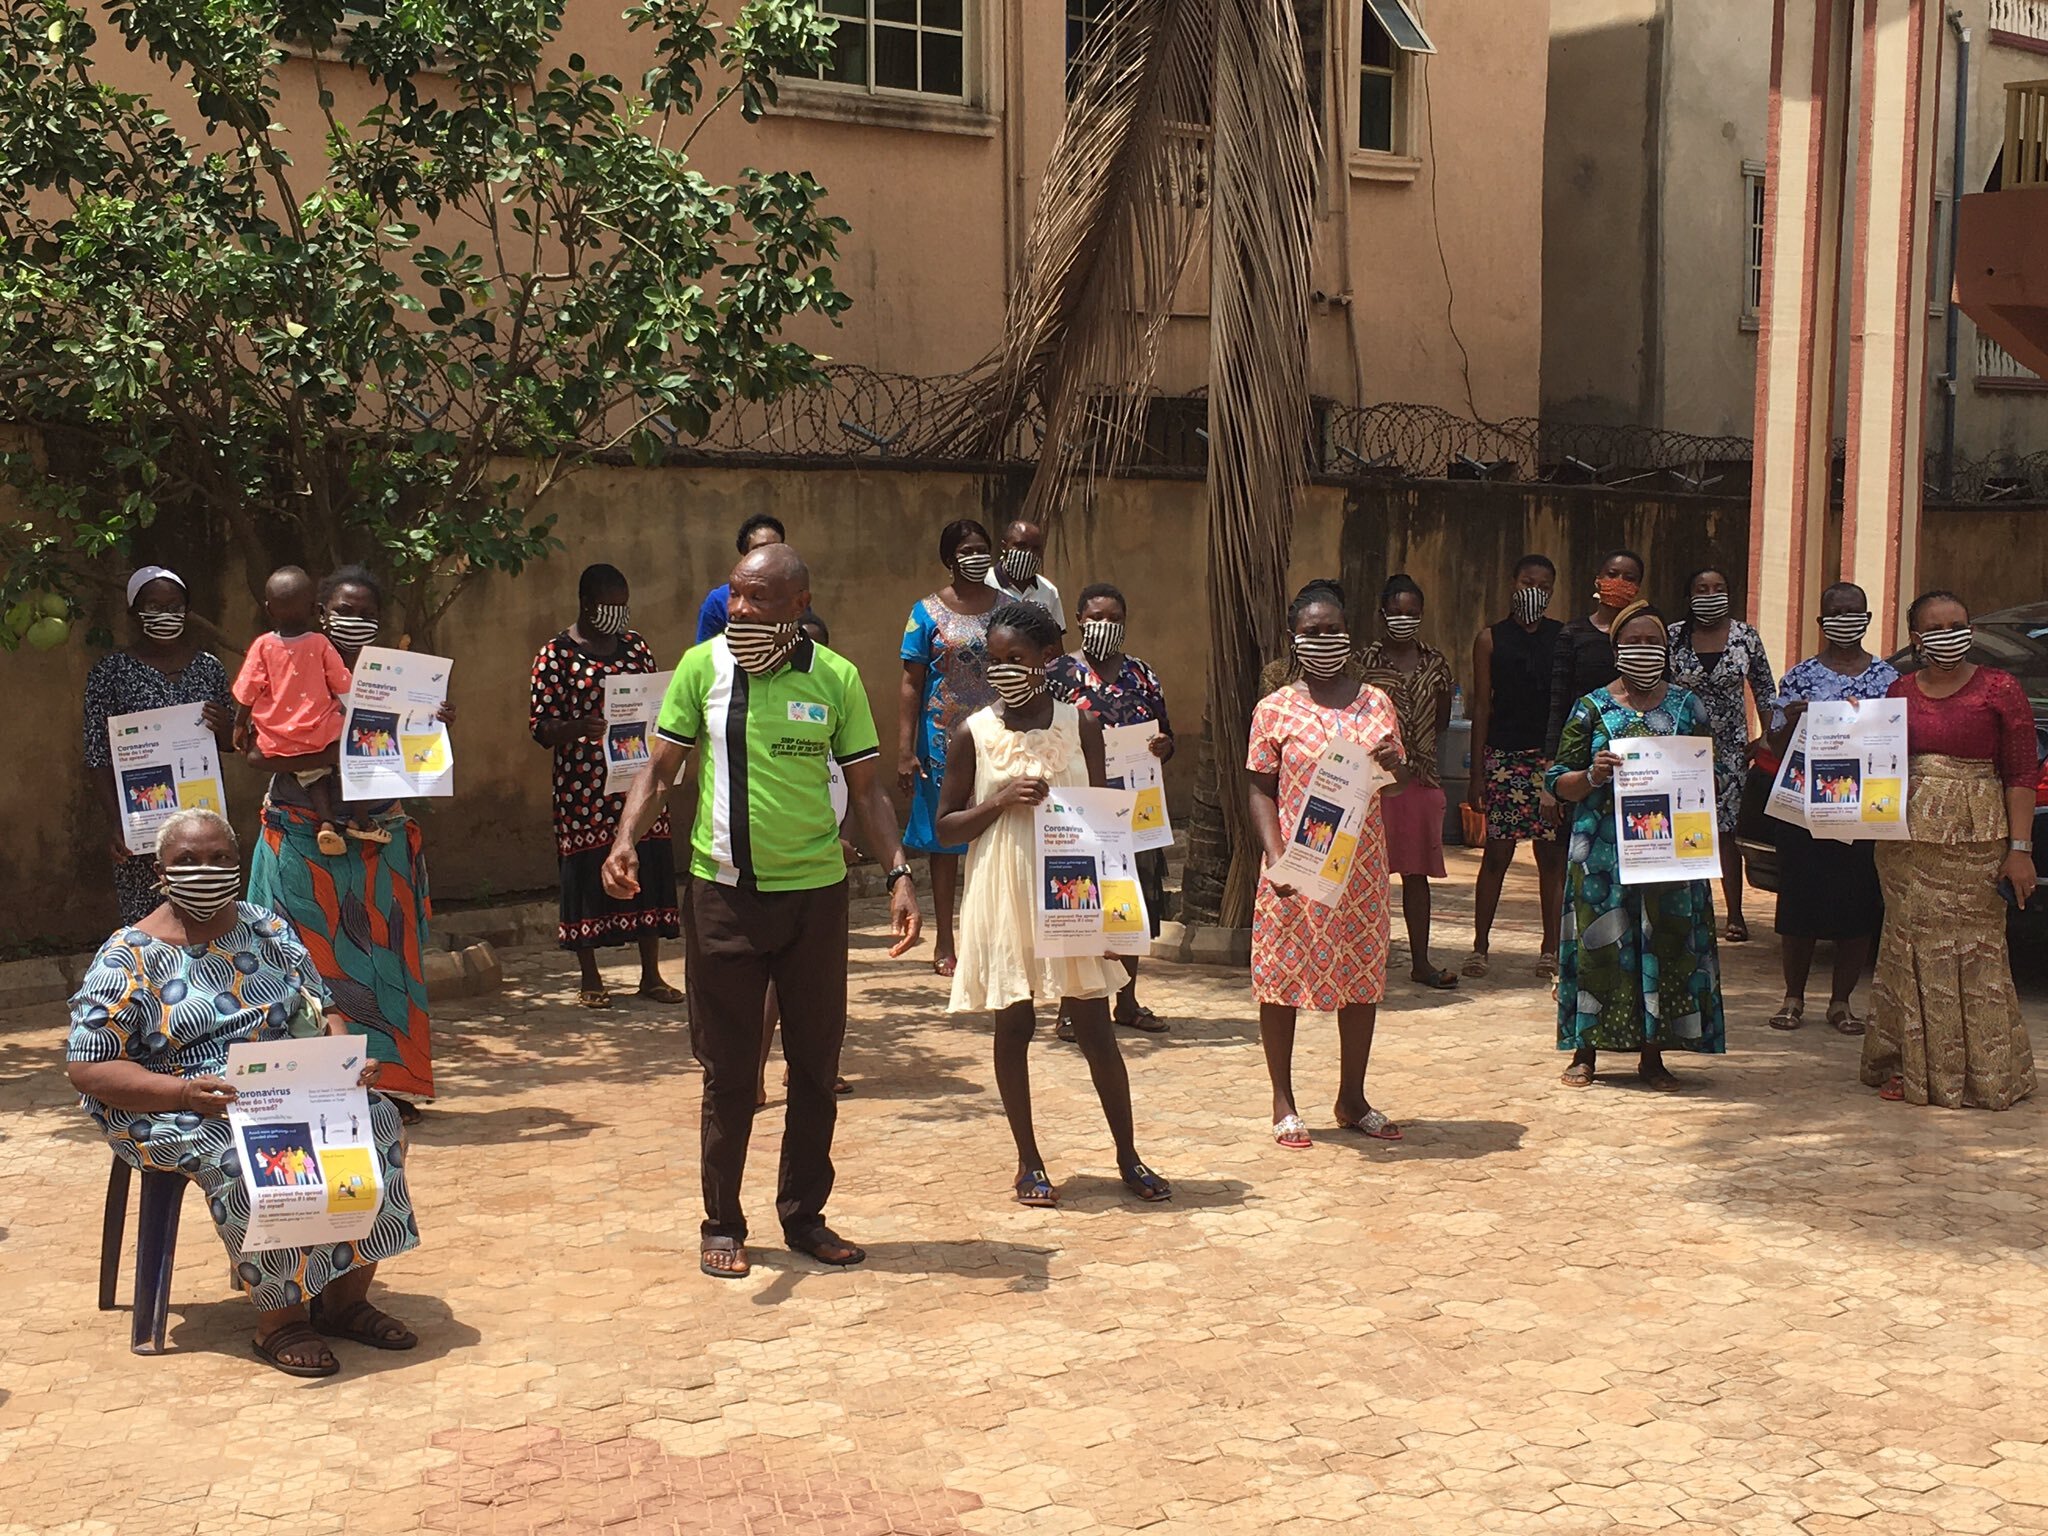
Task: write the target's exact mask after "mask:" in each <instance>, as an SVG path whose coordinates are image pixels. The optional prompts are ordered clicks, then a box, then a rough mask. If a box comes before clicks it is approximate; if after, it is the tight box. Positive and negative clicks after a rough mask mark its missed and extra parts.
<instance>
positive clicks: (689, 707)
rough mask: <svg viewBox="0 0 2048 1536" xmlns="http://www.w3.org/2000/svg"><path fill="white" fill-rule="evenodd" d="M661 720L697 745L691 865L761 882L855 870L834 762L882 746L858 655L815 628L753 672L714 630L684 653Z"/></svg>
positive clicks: (776, 887)
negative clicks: (761, 672)
mask: <svg viewBox="0 0 2048 1536" xmlns="http://www.w3.org/2000/svg"><path fill="white" fill-rule="evenodd" d="M655 730H656V732H657V733H658V734H659V735H661V736H663V737H664V738H666V739H667V740H669V741H674V742H680V743H682V744H683V745H685V746H694V747H696V748H698V753H697V759H698V780H697V784H698V788H697V813H696V816H695V817H694V818H693V820H692V824H691V833H690V871H691V873H692V874H695V875H697V876H698V877H700V878H702V879H705V880H716V881H718V882H719V883H720V884H723V885H751V886H754V887H756V888H757V889H759V890H763V891H810V890H817V889H819V888H821V887H823V886H829V885H837V884H838V883H839V882H840V881H841V880H843V879H845V878H846V860H845V857H844V856H843V855H842V854H841V852H840V850H839V823H838V820H837V818H836V817H834V816H833V814H832V790H831V783H830V774H829V772H828V770H827V767H826V764H827V762H828V761H832V760H836V761H838V762H839V763H840V764H842V765H844V764H847V763H857V762H861V761H863V760H865V759H867V758H872V757H876V756H879V755H880V739H879V738H878V737H877V736H876V734H875V719H874V715H873V713H872V712H871V711H870V710H869V708H868V696H867V690H866V689H865V688H863V687H862V686H861V681H860V673H859V671H858V670H857V669H856V668H855V667H854V665H853V663H852V662H850V661H848V660H847V659H846V658H845V657H844V656H841V655H840V654H839V653H838V652H836V651H832V650H828V649H827V648H826V647H824V646H822V645H815V644H813V643H812V642H811V641H810V640H808V639H806V640H803V641H802V642H800V643H799V644H798V646H797V649H796V650H795V651H794V652H793V653H792V654H791V656H790V659H789V661H788V662H787V663H786V664H785V665H783V666H781V667H778V668H777V669H776V670H775V671H774V672H772V673H770V674H769V675H768V676H766V677H753V676H749V675H748V674H747V673H746V672H745V671H743V670H742V669H741V668H740V667H738V666H737V665H735V664H734V662H733V659H732V648H731V646H729V645H728V644H727V643H726V640H725V637H724V636H723V635H720V636H717V637H715V638H713V639H710V640H707V641H705V642H704V643H703V644H702V645H698V646H692V647H691V648H690V649H689V650H688V651H686V652H684V654H683V659H682V660H681V661H680V662H678V663H677V664H676V675H675V677H674V679H673V680H672V681H671V682H670V683H669V685H668V696H667V697H666V698H665V699H663V700H662V705H661V716H660V719H659V720H658V721H656V724H655Z"/></svg>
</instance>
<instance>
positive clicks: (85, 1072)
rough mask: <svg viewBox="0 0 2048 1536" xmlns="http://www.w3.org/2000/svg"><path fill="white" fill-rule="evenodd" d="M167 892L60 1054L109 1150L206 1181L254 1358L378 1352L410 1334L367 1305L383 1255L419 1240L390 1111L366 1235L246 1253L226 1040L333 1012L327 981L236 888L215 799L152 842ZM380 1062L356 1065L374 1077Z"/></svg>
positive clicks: (118, 941) (403, 1342) (86, 986)
mask: <svg viewBox="0 0 2048 1536" xmlns="http://www.w3.org/2000/svg"><path fill="white" fill-rule="evenodd" d="M156 863H157V870H158V878H159V882H160V886H161V889H162V890H163V893H164V897H165V899H164V901H163V902H162V904H160V905H159V906H158V907H157V908H156V909H155V910H154V911H152V912H150V913H149V914H148V915H147V916H145V917H144V918H143V919H142V920H141V921H140V922H139V923H136V924H135V925H134V926H132V927H124V928H121V929H119V930H117V931H116V932H115V934H114V935H113V937H112V938H110V939H108V940H107V942H106V943H105V944H103V945H102V946H100V951H99V953H98V954H97V955H95V956H94V957H93V962H92V965H91V967H90V969H88V970H87V971H86V973H85V979H84V980H83V981H82V982H80V983H79V987H78V991H77V993H76V995H74V996H73V997H72V999H71V1039H70V1044H69V1046H68V1048H67V1051H66V1054H67V1056H68V1058H69V1063H70V1076H71V1084H72V1086H73V1087H75V1088H76V1089H77V1090H78V1091H79V1092H80V1093H81V1094H83V1095H84V1107H85V1110H86V1112H87V1113H88V1114H90V1115H91V1116H92V1117H93V1119H94V1120H95V1121H96V1122H97V1123H98V1125H99V1127H100V1130H101V1132H102V1133H103V1134H104V1135H105V1136H106V1138H107V1141H108V1143H109V1144H110V1145H111V1146H112V1147H113V1149H114V1152H115V1155H116V1156H118V1157H120V1158H121V1159H122V1160H123V1161H125V1162H128V1163H130V1164H132V1165H133V1166H135V1167H137V1168H140V1169H142V1170H144V1171H145V1172H175V1173H182V1174H184V1175H185V1176H186V1177H187V1178H189V1179H191V1180H192V1181H193V1182H194V1183H196V1184H197V1185H199V1187H200V1188H201V1189H203V1190H204V1191H205V1192H206V1204H207V1211H208V1214H209V1215H211V1217H212V1218H213V1224H214V1226H215V1227H216V1228H217V1229H218V1230H219V1232H220V1236H221V1241H222V1242H223V1243H225V1244H226V1245H227V1250H228V1259H229V1262H230V1263H231V1264H232V1266H233V1268H234V1275H235V1279H236V1280H237V1282H238V1283H239V1284H240V1285H241V1287H242V1289H243V1290H244V1291H246V1292H247V1293H248V1296H249V1299H250V1300H251V1301H253V1302H254V1303H255V1304H256V1307H257V1310H258V1311H259V1312H260V1313H261V1321H260V1322H259V1324H258V1327H257V1332H256V1336H255V1338H254V1340H253V1341H252V1342H253V1345H254V1348H255V1351H256V1353H257V1355H258V1356H259V1357H260V1358H262V1359H263V1360H265V1361H267V1362H268V1363H269V1364H271V1365H273V1366H275V1367H276V1368H277V1369H278V1370H280V1371H283V1372H284V1373H285V1374H287V1375H290V1376H332V1375H333V1374H334V1373H335V1372H336V1371H338V1370H340V1369H341V1365H340V1362H339V1361H337V1360H336V1359H335V1357H334V1354H333V1352H332V1351H331V1350H330V1349H329V1348H328V1347H327V1345H326V1343H325V1342H324V1339H323V1336H324V1338H341V1339H352V1340H354V1341H356V1342H357V1343H361V1344H368V1345H371V1346H373V1347H375V1348H378V1349H410V1348H412V1347H413V1346H414V1345H415V1344H417V1343H418V1342H419V1339H418V1338H417V1336H415V1335H414V1333H413V1332H412V1330H411V1329H409V1328H407V1327H406V1326H405V1325H404V1324H403V1323H401V1322H399V1321H398V1319H397V1318H395V1317H392V1316H391V1315H390V1314H388V1313H385V1312H381V1311H379V1310H378V1309H377V1308H376V1307H374V1306H372V1305H371V1304H370V1301H369V1289H370V1279H371V1277H372V1276H373V1275H375V1274H376V1272H377V1264H378V1261H379V1260H382V1259H388V1258H390V1257H391V1256H392V1255H394V1254H399V1253H403V1252H405V1251H406V1250H407V1249H408V1248H416V1247H418V1246H419V1240H420V1236H419V1228H418V1227H417V1226H416V1225H415V1224H414V1222H413V1214H412V1200H411V1198H410V1196H409V1195H408V1194H407V1192H406V1184H405V1167H404V1161H403V1159H404V1153H403V1149H402V1143H401V1136H402V1132H401V1128H400V1125H399V1119H398V1111H397V1110H396V1109H395V1108H394V1107H393V1106H392V1104H391V1101H390V1100H388V1099H386V1098H383V1097H382V1096H381V1095H377V1094H372V1095H371V1096H370V1129H371V1133H372V1139H373V1140H374V1142H375V1144H376V1149H377V1160H378V1162H379V1163H380V1164H381V1165H382V1170H383V1175H384V1202H383V1206H382V1208H381V1209H380V1210H379V1212H378V1214H377V1222H376V1225H375V1226H374V1227H373V1228H372V1229H371V1231H370V1235H369V1236H368V1237H366V1238H363V1239H362V1240H361V1241H359V1242H354V1243H329V1244H323V1245H322V1246H320V1247H318V1248H279V1249H273V1250H270V1251H268V1252H264V1253H249V1254H245V1253H243V1252H242V1238H243V1236H244V1234H245V1233H246V1232H247V1230H248V1224H249V1197H248V1193H247V1191H246V1190H245V1189H244V1188H243V1186H242V1178H241V1165H240V1161H239V1157H238V1154H237V1153H236V1150H235V1140H234V1136H233V1134H232V1133H231V1132H230V1131H229V1129H228V1122H227V1112H228V1105H229V1104H231V1103H232V1102H233V1101H234V1098H235V1090H234V1089H233V1088H232V1087H231V1086H230V1085H229V1084H228V1082H227V1080H226V1078H225V1076H224V1075H223V1074H224V1073H225V1072H226V1071H227V1057H228V1047H229V1046H230V1045H233V1044H235V1043H237V1042H238V1041H244V1040H277V1039H283V1038H284V1037H285V1036H287V1035H288V1034H290V1033H291V1032H292V1030H291V1023H292V1019H293V1017H294V1015H295V1014H296V1015H298V1016H299V1018H300V1020H301V1025H302V1031H303V1030H305V1029H307V1028H317V1027H318V1025H317V1024H316V1023H315V1020H316V1019H322V1020H324V1023H325V1027H326V1031H327V1033H329V1034H337V1035H338V1034H345V1033H346V1032H347V1026H346V1025H345V1024H344V1023H343V1021H342V1020H341V1018H340V1017H339V1015H336V1014H333V1013H331V1012H330V1011H329V1010H330V1008H331V1006H332V1000H331V998H330V997H329V996H328V992H327V985H326V983H325V982H324V981H322V980H321V978H320V973H319V972H318V971H317V970H316V969H314V966H313V962H312V960H311V958H310V957H309V956H308V955H307V953H306V950H305V947H304V946H303V945H302V944H301V943H300V942H299V937H298V935H297V933H295V932H294V931H293V930H292V927H291V925H290V924H289V923H287V922H286V921H285V920H284V919H283V918H281V917H279V916H277V914H276V913H274V912H271V911H269V910H268V909H266V908H263V907H256V906H251V905H249V904H248V903H247V902H244V901H241V900H239V899H238V897H239V896H240V894H241V890H242V856H241V849H240V848H239V847H238V846H237V845H236V842H235V834H234V829H233V828H232V827H230V826H229V825H228V824H227V822H226V821H224V820H222V819H221V818H220V817H219V816H217V815H215V814H214V813H213V812H211V811H202V810H187V811H179V812H177V813H175V814H174V815H172V816H171V817H170V818H169V819H168V820H167V821H166V822H165V823H164V826H163V830H162V832H161V833H160V835H159V836H158V838H157V851H156ZM377 1069H378V1063H376V1062H374V1061H373V1062H371V1063H370V1064H369V1065H368V1066H367V1067H365V1068H364V1070H363V1079H362V1080H363V1083H364V1086H366V1087H367V1086H368V1085H369V1084H370V1083H372V1082H373V1081H374V1080H375V1077H376V1073H377Z"/></svg>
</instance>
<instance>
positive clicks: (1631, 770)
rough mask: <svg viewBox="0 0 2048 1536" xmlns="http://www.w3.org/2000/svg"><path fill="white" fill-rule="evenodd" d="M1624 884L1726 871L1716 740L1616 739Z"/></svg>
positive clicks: (1711, 875)
mask: <svg viewBox="0 0 2048 1536" xmlns="http://www.w3.org/2000/svg"><path fill="white" fill-rule="evenodd" d="M1612 750H1613V751H1614V752H1615V753H1617V754H1618V755H1619V756H1620V757H1621V760H1622V763H1621V766H1620V767H1619V768H1617V769H1616V770H1615V772H1614V830H1615V842H1616V844H1617V846H1618V847H1619V849H1620V865H1621V883H1622V884H1623V885H1654V884H1658V883H1660V882H1665V881H1672V880H1708V879H1714V878H1717V877H1718V876H1719V875H1720V873H1721V840H1720V828H1719V822H1718V819H1717V818H1716V816H1715V812H1714V743H1713V739H1712V738H1711V737H1707V736H1628V737H1622V738H1620V739H1618V740H1616V741H1615V742H1613V743H1612Z"/></svg>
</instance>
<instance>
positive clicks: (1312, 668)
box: [1294, 634, 1351, 677]
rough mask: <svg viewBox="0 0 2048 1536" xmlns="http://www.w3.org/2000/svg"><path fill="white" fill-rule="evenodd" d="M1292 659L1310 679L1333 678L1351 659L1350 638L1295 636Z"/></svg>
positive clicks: (1336, 635) (1339, 636) (1346, 635)
mask: <svg viewBox="0 0 2048 1536" xmlns="http://www.w3.org/2000/svg"><path fill="white" fill-rule="evenodd" d="M1294 659H1295V660H1296V661H1298V662H1300V663H1301V670H1302V671H1304V672H1306V673H1307V674H1308V675H1309V676H1310V677H1335V676H1336V675H1337V674H1338V673H1339V672H1342V671H1343V670H1344V663H1345V662H1347V661H1349V660H1350V659H1351V636H1350V635H1348V634H1335V635H1296V636H1295V637H1294Z"/></svg>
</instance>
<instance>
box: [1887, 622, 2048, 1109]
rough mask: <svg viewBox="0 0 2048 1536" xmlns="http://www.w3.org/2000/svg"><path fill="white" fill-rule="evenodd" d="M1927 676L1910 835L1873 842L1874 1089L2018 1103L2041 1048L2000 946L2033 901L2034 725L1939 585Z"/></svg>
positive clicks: (1936, 1099)
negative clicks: (1877, 928) (1880, 924)
mask: <svg viewBox="0 0 2048 1536" xmlns="http://www.w3.org/2000/svg"><path fill="white" fill-rule="evenodd" d="M1907 626H1908V628H1910V629H1911V631H1912V635H1913V649H1914V653H1915V654H1916V655H1917V656H1918V657H1919V659H1920V661H1921V663H1922V666H1921V668H1920V670H1918V671H1916V672H1913V673H1912V674H1910V675H1909V676H1906V677H1903V678H1901V679H1900V680H1899V681H1898V682H1896V683H1894V684H1893V685H1892V687H1891V696H1892V697H1894V698H1903V699H1905V700H1906V740H1907V751H1908V754H1909V764H1908V766H1909V771H1910V778H1911V784H1910V786H1909V788H1908V790H1907V799H1906V824H1907V827H1908V828H1909V830H1910V833H1911V841H1909V842H1892V843H1879V844H1878V845H1877V874H1878V881H1879V883H1880V884H1881V885H1882V886H1883V888H1884V939H1883V942H1882V945H1881V947H1880V949H1879V951H1878V958H1877V989H1876V998H1877V1016H1876V1017H1875V1018H1874V1019H1873V1020H1872V1021H1871V1025H1870V1032H1869V1033H1868V1034H1867V1035H1865V1036H1864V1039H1863V1073H1862V1076H1863V1081H1864V1082H1865V1083H1867V1084H1868V1085H1870V1086H1871V1087H1873V1088H1876V1089H1878V1090H1879V1092H1880V1093H1881V1094H1882V1095H1883V1096H1884V1097H1885V1098H1887V1099H1903V1100H1904V1101H1906V1102H1907V1103H1909V1104H1939V1105H1941V1106H1942V1107H1943V1108H1945V1109H1961V1108H1964V1107H1969V1108H1974V1109H2010V1108H2011V1107H2012V1106H2013V1105H2015V1104H2017V1103H2018V1102H2019V1101H2020V1100H2021V1099H2024V1098H2026V1097H2027V1095H2028V1094H2030V1093H2032V1092H2033V1091H2034V1052H2033V1047H2032V1045H2031V1044H2030V1043H2029V1041H2028V1039H2027V1029H2026V1025H2025V1024H2024V1023H2022V1022H2021V1019H2020V1004H2019V994H2018V993H2017V992H2015V991H2014V989H2013V983H2012V965H2011V961H2010V958H2009V957H2008V955H2007V953H2006V946H2005V912H2006V899H2005V895H2004V893H2005V892H2007V891H2009V892H2010V893H2011V896H2012V899H2013V900H2015V901H2017V902H2018V903H2020V904H2021V905H2022V906H2024V905H2025V904H2026V903H2027V902H2028V901H2029V900H2030V899H2031V898H2032V896H2033V893H2034V855H2033V844H2032V842H2031V841H2030V840H2029V837H2030V834H2031V833H2032V831H2033V818H2034V786H2035V783H2036V780H2037V778H2038V773H2039V766H2040V765H2039V761H2038V758H2037V756H2036V748H2035V738H2034V716H2033V711H2032V709H2031V708H2030V707H2029V706H2028V703H2027V698H2026V695H2025V693H2023V692H2022V691H2021V689H2020V685H2019V684H2018V682H2016V681H2015V680H2014V678H2013V677H2012V675H2011V674H2010V673H2008V672H2001V671H1999V670H1998V669H1997V668H1996V667H1987V666H1983V665H1981V664H1980V663H1977V662H1974V661H1972V660H1970V639H1971V635H1970V614H1969V610H1968V609H1967V608H1965V607H1964V606H1963V603H1962V600H1961V599H1959V598H1958V597H1956V596H1955V594H1954V593H1951V592H1929V593H1927V594H1925V595H1924V596H1922V597H1920V598H1919V599H1918V600H1917V601H1915V602H1914V604H1913V607H1912V609H1911V611H1910V613H1909V614H1908V617H1907Z"/></svg>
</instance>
